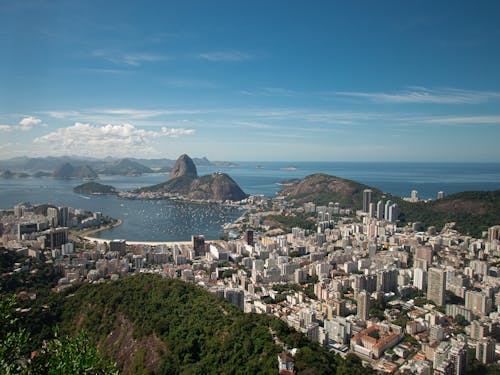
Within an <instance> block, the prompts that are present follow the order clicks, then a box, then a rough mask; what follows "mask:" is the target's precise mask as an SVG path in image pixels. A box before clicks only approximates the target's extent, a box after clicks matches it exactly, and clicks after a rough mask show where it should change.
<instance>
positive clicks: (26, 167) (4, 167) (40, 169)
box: [0, 156, 236, 178]
mask: <svg viewBox="0 0 500 375" xmlns="http://www.w3.org/2000/svg"><path fill="white" fill-rule="evenodd" d="M192 160H193V162H194V163H195V165H197V166H223V167H233V166H236V164H233V163H231V162H226V161H213V162H212V161H210V160H208V159H207V158H206V157H202V158H193V159H192ZM65 164H70V165H71V166H72V167H73V168H78V167H87V168H90V169H92V170H93V171H95V173H97V174H106V175H124V176H138V175H142V174H144V173H154V172H165V173H167V172H170V170H171V169H172V167H173V166H174V164H175V160H172V159H166V158H164V159H137V158H125V159H118V158H111V157H107V158H104V159H97V158H90V157H77V156H60V157H52V156H48V157H43V158H30V157H16V158H11V159H7V160H0V171H1V172H0V178H18V177H30V176H33V177H45V176H50V175H52V174H53V173H54V171H57V170H58V169H59V168H61V166H63V165H65Z"/></svg>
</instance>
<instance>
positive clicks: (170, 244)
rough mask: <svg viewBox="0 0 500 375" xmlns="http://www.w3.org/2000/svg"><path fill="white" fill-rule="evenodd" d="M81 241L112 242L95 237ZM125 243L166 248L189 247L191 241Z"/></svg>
mask: <svg viewBox="0 0 500 375" xmlns="http://www.w3.org/2000/svg"><path fill="white" fill-rule="evenodd" d="M83 239H85V240H87V241H90V242H97V243H101V244H102V243H109V242H111V241H113V240H108V239H105V238H97V237H88V236H86V237H83ZM125 241H127V245H145V246H161V245H166V246H174V245H191V244H192V242H191V241H158V242H155V241H128V240H125Z"/></svg>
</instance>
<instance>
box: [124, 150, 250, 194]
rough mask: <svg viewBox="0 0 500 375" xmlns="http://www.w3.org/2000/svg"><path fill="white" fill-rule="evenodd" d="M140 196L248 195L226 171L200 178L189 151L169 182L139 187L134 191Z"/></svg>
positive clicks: (177, 163)
mask: <svg viewBox="0 0 500 375" xmlns="http://www.w3.org/2000/svg"><path fill="white" fill-rule="evenodd" d="M133 194H134V196H135V197H137V198H148V197H151V196H154V197H156V196H158V195H160V196H162V197H172V198H180V199H185V200H191V201H218V202H223V201H241V200H243V199H245V198H246V197H247V194H246V193H245V192H244V191H243V190H242V189H241V188H240V186H239V185H238V184H237V183H236V182H235V181H234V180H233V179H232V178H231V177H229V175H227V174H226V173H220V172H217V173H212V174H210V175H205V176H201V177H198V171H197V169H196V165H195V164H194V162H193V160H192V159H191V158H190V157H189V156H188V155H186V154H183V155H181V156H180V157H179V158H178V159H177V161H176V162H175V164H174V166H173V168H172V171H171V172H170V176H169V179H168V181H166V182H163V183H161V184H157V185H153V186H148V187H143V188H140V189H138V190H136V191H134V192H133Z"/></svg>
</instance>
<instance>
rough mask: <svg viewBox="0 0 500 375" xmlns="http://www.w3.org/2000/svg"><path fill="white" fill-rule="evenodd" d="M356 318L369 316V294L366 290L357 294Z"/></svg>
mask: <svg viewBox="0 0 500 375" xmlns="http://www.w3.org/2000/svg"><path fill="white" fill-rule="evenodd" d="M357 301H358V312H357V315H358V318H360V319H363V320H368V318H369V317H370V295H369V294H368V293H367V292H360V293H359V294H358V298H357Z"/></svg>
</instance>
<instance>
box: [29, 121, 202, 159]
mask: <svg viewBox="0 0 500 375" xmlns="http://www.w3.org/2000/svg"><path fill="white" fill-rule="evenodd" d="M193 133H194V130H192V129H182V128H166V127H163V128H161V130H160V131H151V130H145V129H139V128H136V127H135V126H133V125H131V124H123V125H111V124H108V125H104V126H94V125H91V124H83V123H79V122H77V123H75V124H74V125H73V126H68V127H65V128H59V129H57V130H56V131H54V132H52V133H48V134H46V135H44V136H41V137H38V138H36V139H35V140H34V142H35V143H39V144H54V145H58V146H59V147H61V148H62V151H65V152H71V153H75V154H95V155H107V154H110V153H113V154H115V153H118V154H126V153H130V152H143V151H144V150H145V149H148V148H150V147H151V143H152V141H153V140H154V139H155V138H159V137H170V138H178V137H180V136H183V135H190V134H193Z"/></svg>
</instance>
